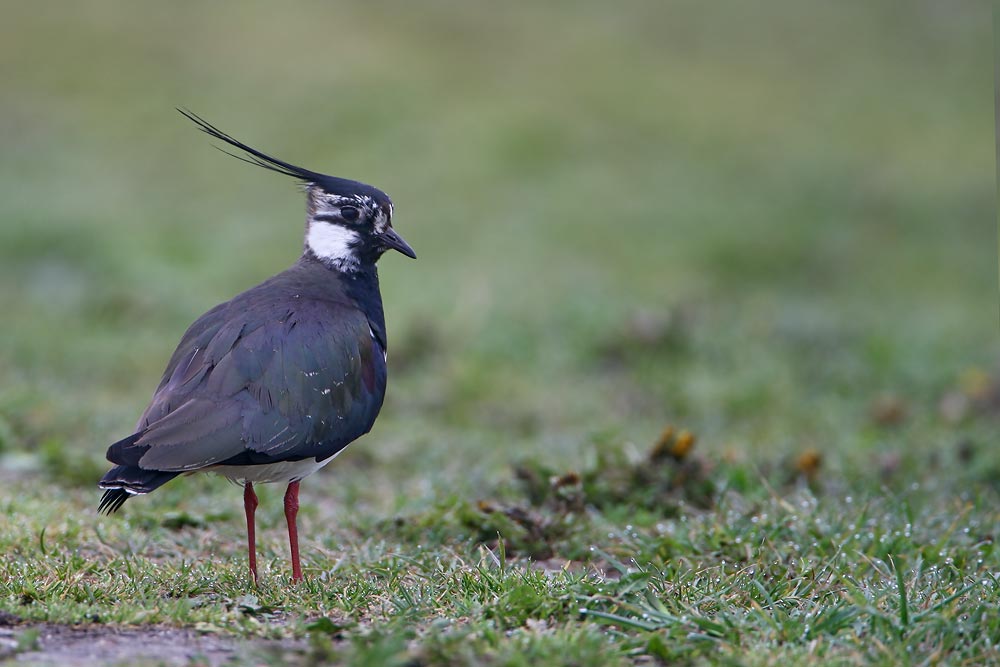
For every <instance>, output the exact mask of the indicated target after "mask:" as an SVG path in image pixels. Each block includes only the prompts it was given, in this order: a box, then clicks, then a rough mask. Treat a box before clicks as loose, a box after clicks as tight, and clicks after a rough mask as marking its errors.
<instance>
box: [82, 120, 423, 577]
mask: <svg viewBox="0 0 1000 667" xmlns="http://www.w3.org/2000/svg"><path fill="white" fill-rule="evenodd" d="M177 110H178V111H179V112H180V113H181V114H183V115H184V116H185V117H186V118H187V119H189V120H190V121H192V122H193V123H195V125H196V126H197V127H198V129H200V130H201V131H202V132H205V133H206V134H208V135H209V136H211V137H212V138H213V139H216V140H219V141H222V142H224V143H225V144H226V145H227V147H229V148H230V150H225V149H223V148H219V147H218V146H216V148H219V150H221V151H222V152H224V153H227V154H228V155H231V156H232V157H235V158H237V159H239V160H243V161H244V162H249V163H251V164H254V165H256V166H258V167H263V168H264V169H268V170H270V171H273V172H277V173H279V174H283V175H285V176H290V177H292V178H294V179H296V180H298V181H299V183H300V184H301V185H302V186H303V188H304V190H305V194H306V226H305V241H304V243H303V250H302V255H301V256H300V257H299V259H298V260H297V261H296V262H295V263H294V264H293V265H292V266H291V267H289V268H288V269H286V270H284V271H282V272H281V273H278V274H277V275H275V276H273V277H271V278H268V279H267V280H265V281H264V282H262V283H260V284H259V285H257V286H256V287H252V288H250V289H248V290H247V291H245V292H242V293H241V294H238V295H237V296H235V297H233V298H232V299H230V300H229V301H226V302H225V303H222V304H219V305H217V306H215V307H214V308H212V309H211V310H209V311H208V312H206V313H205V314H204V315H202V316H201V317H199V318H198V319H197V320H195V322H194V323H193V324H192V325H191V326H190V327H189V328H188V329H187V331H186V332H185V333H184V335H183V336H182V337H181V341H180V343H179V344H178V345H177V349H176V350H175V351H174V353H173V355H172V356H171V357H170V361H169V362H168V363H167V367H166V370H165V371H164V372H163V376H162V378H161V380H160V383H159V385H158V386H157V388H156V390H155V391H154V393H153V396H152V399H151V400H150V402H149V405H148V407H147V408H146V409H145V411H143V413H142V416H141V417H140V418H139V421H138V423H137V424H136V426H135V429H134V430H133V432H132V433H131V434H130V435H128V436H127V437H125V438H122V439H121V440H118V441H117V442H115V443H114V444H112V445H111V446H110V447H109V448H108V451H107V458H108V460H109V461H110V462H111V463H113V464H114V467H113V468H111V470H109V471H108V472H107V473H106V474H105V475H104V477H102V478H101V480H100V482H99V483H98V486H99V487H100V488H101V489H103V490H104V494H103V496H102V498H101V501H100V504H99V505H98V512H99V513H104V514H108V515H110V514H113V513H114V512H116V511H118V510H119V509H120V508H121V507H122V505H123V504H124V503H125V501H127V500H128V499H130V498H132V497H133V496H138V495H144V494H147V493H150V492H152V491H154V490H155V489H157V488H159V487H160V486H162V485H164V484H166V483H167V482H169V481H171V480H172V479H174V478H175V477H177V476H179V475H184V474H191V473H195V472H202V471H211V472H215V473H218V474H220V475H222V476H224V477H226V478H228V479H229V480H230V481H233V482H235V483H237V484H240V485H242V486H243V504H244V511H245V514H246V524H247V547H248V553H249V570H250V575H251V577H252V578H253V582H254V583H257V581H258V575H257V555H256V541H255V528H256V526H255V521H254V512H255V510H256V509H257V505H258V501H257V495H256V493H255V491H254V484H258V483H276V482H281V483H286V484H287V485H288V486H287V489H286V491H285V496H284V511H285V520H286V523H287V525H288V542H289V550H290V553H291V565H292V582H293V583H294V582H298V581H301V580H302V568H301V563H300V559H299V547H298V527H297V523H296V517H297V514H298V509H299V483H300V481H301V480H302V479H303V478H305V477H307V476H308V475H311V474H312V473H314V472H316V471H317V470H319V469H320V468H322V467H323V466H325V465H326V464H328V463H330V461H332V460H333V459H334V457H336V456H337V455H338V454H339V453H341V452H342V451H343V450H344V448H345V447H347V445H348V444H350V443H351V442H353V441H354V440H356V439H358V438H359V437H361V436H362V435H364V434H365V433H368V431H369V430H371V428H372V425H373V424H374V422H375V419H376V417H377V416H378V414H379V411H380V410H381V408H382V402H383V398H384V396H385V390H386V380H387V367H386V364H387V361H388V357H387V342H386V325H385V315H384V312H383V307H382V296H381V293H380V291H379V280H378V271H377V269H376V262H377V261H378V260H379V258H381V257H382V255H383V254H384V253H386V252H388V251H389V250H395V251H398V252H400V253H402V254H403V255H406V256H407V257H410V258H413V259H416V253H415V252H414V251H413V248H411V247H410V245H409V244H408V243H407V242H406V241H405V240H403V238H402V237H401V236H400V235H399V234H398V233H397V232H396V231H395V230H394V229H393V226H392V215H393V205H392V200H391V199H389V196H388V195H386V194H385V193H384V192H382V191H381V190H379V189H378V188H375V187H373V186H371V185H366V184H364V183H360V182H358V181H353V180H348V179H345V178H338V177H334V176H328V175H326V174H322V173H319V172H315V171H311V170H309V169H305V168H303V167H298V166H295V165H293V164H291V163H289V162H285V161H283V160H279V159H278V158H275V157H272V156H270V155H267V154H265V153H263V152H261V151H259V150H257V149H255V148H252V147H250V146H248V145H247V144H244V143H242V142H241V141H238V140H237V139H234V138H233V137H232V136H230V135H228V134H226V133H225V132H223V131H221V130H219V129H218V128H217V127H215V126H214V125H211V124H210V123H208V122H207V121H206V120H204V119H203V118H201V117H200V116H198V115H197V114H195V113H194V112H192V111H189V110H186V109H177ZM232 149H236V150H237V151H239V152H240V153H235V152H231V150H232Z"/></svg>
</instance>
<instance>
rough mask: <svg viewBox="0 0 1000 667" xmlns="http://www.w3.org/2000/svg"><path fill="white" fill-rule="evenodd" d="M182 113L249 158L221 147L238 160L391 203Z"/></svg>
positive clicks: (374, 190)
mask: <svg viewBox="0 0 1000 667" xmlns="http://www.w3.org/2000/svg"><path fill="white" fill-rule="evenodd" d="M177 111H179V112H180V113H181V114H182V115H183V116H184V117H185V118H187V119H188V120H190V121H192V122H193V123H194V124H195V125H197V126H198V129H200V130H201V131H202V132H204V133H205V134H207V135H209V136H211V137H214V138H215V139H218V140H220V141H224V142H226V143H227V144H229V145H230V146H233V147H234V148H238V149H240V150H241V151H243V152H244V153H246V154H247V156H248V157H243V156H241V155H236V154H235V153H230V152H229V151H227V150H223V149H221V148H219V150H220V151H222V152H223V153H225V154H226V155H230V156H232V157H234V158H236V159H237V160H242V161H243V162H247V163H249V164H252V165H256V166H258V167H263V168H264V169H267V170H270V171H275V172H277V173H279V174H284V175H285V176H291V177H292V178H297V179H299V180H300V181H302V182H303V183H308V184H310V185H317V186H319V187H320V188H322V189H323V190H324V191H325V192H329V193H330V194H338V195H369V196H371V197H374V198H375V200H376V201H379V202H387V203H388V202H389V197H388V195H386V194H385V193H384V192H382V191H381V190H379V189H378V188H375V187H372V186H371V185H366V184H364V183H360V182H358V181H352V180H349V179H346V178H338V177H336V176H328V175H327V174H321V173H319V172H318V171H312V170H311V169H306V168H304V167H298V166H296V165H294V164H291V163H289V162H285V161H284V160H279V159H278V158H276V157H272V156H270V155H268V154H267V153H263V152H261V151H259V150H257V149H256V148H253V147H252V146H248V145H246V144H245V143H243V142H242V141H239V140H238V139H234V138H233V137H231V136H229V135H228V134H226V133H225V132H223V131H222V130H220V129H219V128H217V127H215V126H214V125H212V124H211V123H209V122H208V121H207V120H205V119H204V118H202V117H201V116H199V115H198V114H196V113H194V112H193V111H189V110H187V109H180V108H178V109H177Z"/></svg>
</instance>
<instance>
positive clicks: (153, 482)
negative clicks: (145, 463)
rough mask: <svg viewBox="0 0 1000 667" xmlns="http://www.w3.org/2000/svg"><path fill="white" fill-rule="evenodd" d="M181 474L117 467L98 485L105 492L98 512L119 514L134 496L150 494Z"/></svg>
mask: <svg viewBox="0 0 1000 667" xmlns="http://www.w3.org/2000/svg"><path fill="white" fill-rule="evenodd" d="M179 474H180V473H179V472H169V471H162V470H143V469H142V468H139V467H137V466H115V467H114V468H112V469H111V470H109V471H108V472H107V474H106V475H104V477H102V478H101V481H100V482H99V483H98V486H100V487H101V488H102V489H104V490H105V491H104V496H103V497H102V498H101V504H100V505H98V506H97V511H98V512H102V513H104V514H112V513H114V512H117V511H118V510H119V509H120V508H121V506H122V505H123V504H125V501H126V500H128V499H129V498H131V497H132V496H136V495H142V494H144V493H149V492H150V491H152V490H154V489H157V488H159V487H161V486H163V485H164V484H166V483H167V482H169V481H170V480H172V479H173V478H174V477H177V475H179Z"/></svg>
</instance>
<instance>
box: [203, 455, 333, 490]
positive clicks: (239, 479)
mask: <svg viewBox="0 0 1000 667" xmlns="http://www.w3.org/2000/svg"><path fill="white" fill-rule="evenodd" d="M342 451H344V450H343V449H342V450H340V452H342ZM340 452H337V454H334V455H333V456H331V457H330V458H327V459H323V460H322V461H319V462H317V461H316V459H313V458H309V459H303V460H302V461H278V462H277V463H265V464H263V465H257V466H215V467H214V468H212V469H211V470H212V472H216V473H219V474H220V475H222V476H223V477H227V478H228V479H229V480H230V481H231V482H236V483H237V484H246V483H247V482H254V483H257V482H261V483H267V482H297V481H299V480H300V479H302V478H303V477H308V476H309V475H311V474H313V473H314V472H316V471H317V470H319V469H320V468H322V467H323V466H325V465H326V464H327V463H329V462H330V461H332V460H334V459H335V458H337V455H338V454H340Z"/></svg>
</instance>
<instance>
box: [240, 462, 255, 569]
mask: <svg viewBox="0 0 1000 667" xmlns="http://www.w3.org/2000/svg"><path fill="white" fill-rule="evenodd" d="M243 509H244V510H245V511H246V513H247V547H248V548H249V550H250V574H251V575H253V583H255V584H256V583H257V539H256V535H255V534H254V532H255V522H254V512H256V511H257V494H256V493H254V492H253V484H251V483H250V482H247V483H246V484H244V485H243Z"/></svg>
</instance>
